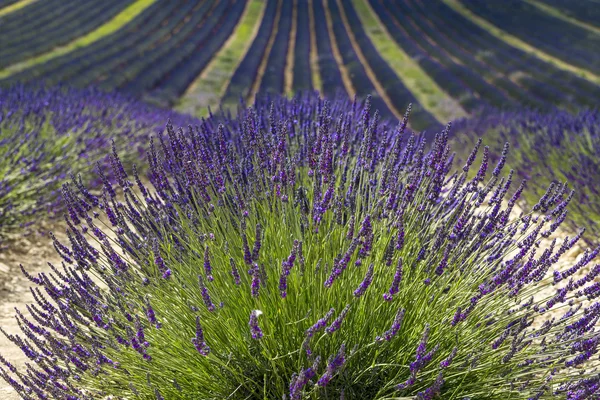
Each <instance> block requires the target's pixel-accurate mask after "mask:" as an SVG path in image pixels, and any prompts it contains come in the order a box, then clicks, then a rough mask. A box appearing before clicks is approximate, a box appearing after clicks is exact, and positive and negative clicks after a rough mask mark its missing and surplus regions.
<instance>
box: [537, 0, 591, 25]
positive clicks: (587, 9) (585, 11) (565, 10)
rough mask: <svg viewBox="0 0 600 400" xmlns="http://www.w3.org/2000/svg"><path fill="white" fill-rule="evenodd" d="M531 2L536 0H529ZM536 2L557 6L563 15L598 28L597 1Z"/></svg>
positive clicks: (560, 0) (545, 0) (561, 0)
mask: <svg viewBox="0 0 600 400" xmlns="http://www.w3.org/2000/svg"><path fill="white" fill-rule="evenodd" d="M527 1H529V2H530V3H533V2H534V1H531V0H527ZM535 2H536V3H539V4H543V5H546V6H549V7H552V8H555V9H556V10H557V11H559V12H560V13H561V14H562V15H563V16H567V17H571V18H573V19H575V20H578V21H581V22H583V23H585V24H588V26H594V27H595V28H596V29H598V21H600V4H599V3H598V2H597V1H589V0H588V1H569V2H565V1H563V0H536V1H535Z"/></svg>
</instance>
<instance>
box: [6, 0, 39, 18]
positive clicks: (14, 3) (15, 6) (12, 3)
mask: <svg viewBox="0 0 600 400" xmlns="http://www.w3.org/2000/svg"><path fill="white" fill-rule="evenodd" d="M36 1H38V0H4V1H3V2H2V3H0V17H1V16H3V15H8V14H10V13H13V12H15V11H17V10H20V9H21V8H23V7H26V6H28V5H30V4H32V3H35V2H36Z"/></svg>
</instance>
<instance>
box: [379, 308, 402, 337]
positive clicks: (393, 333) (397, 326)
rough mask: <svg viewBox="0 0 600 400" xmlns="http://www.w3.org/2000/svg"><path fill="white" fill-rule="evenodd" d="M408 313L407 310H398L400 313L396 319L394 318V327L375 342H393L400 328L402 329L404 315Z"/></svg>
mask: <svg viewBox="0 0 600 400" xmlns="http://www.w3.org/2000/svg"><path fill="white" fill-rule="evenodd" d="M405 313H406V309H404V308H403V309H400V310H398V312H397V313H396V317H394V322H393V323H392V327H391V328H390V329H389V330H387V331H385V332H384V333H383V335H382V336H377V337H376V338H375V341H377V342H381V341H383V340H385V341H387V342H389V341H390V340H392V339H393V338H394V337H395V336H396V334H397V333H398V332H399V331H400V328H401V327H402V320H403V319H404V314H405Z"/></svg>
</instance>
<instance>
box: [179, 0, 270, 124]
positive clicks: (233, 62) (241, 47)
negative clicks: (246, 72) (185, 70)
mask: <svg viewBox="0 0 600 400" xmlns="http://www.w3.org/2000/svg"><path fill="white" fill-rule="evenodd" d="M265 8H266V4H265V2H263V1H262V0H251V1H250V2H248V4H247V5H246V10H245V11H244V14H243V15H242V17H241V19H240V23H239V24H238V25H237V26H236V28H235V31H234V33H233V34H232V35H231V36H230V37H229V38H228V39H227V42H225V44H224V45H223V47H222V48H221V49H220V50H219V52H218V53H217V54H216V55H215V56H214V57H213V58H212V59H211V60H210V62H209V64H208V65H207V66H206V68H205V69H204V71H202V73H201V74H200V75H199V76H198V77H196V79H195V80H194V82H192V84H191V85H190V86H189V87H188V88H187V90H186V92H185V93H184V95H183V96H182V97H181V98H180V100H179V101H178V104H177V109H178V110H180V111H182V112H186V113H189V114H193V115H200V116H206V115H208V107H209V106H211V105H212V106H213V107H214V106H215V105H216V104H219V101H220V99H221V98H222V97H223V95H224V94H225V90H227V86H228V84H229V81H230V80H231V77H232V76H233V74H234V72H235V70H236V69H237V68H238V66H239V64H240V62H241V61H242V59H243V58H244V57H245V56H246V54H247V53H248V50H249V48H250V45H251V44H252V42H253V41H254V38H255V37H256V34H257V33H258V29H259V27H260V21H262V17H263V15H264V12H265Z"/></svg>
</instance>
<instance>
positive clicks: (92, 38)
mask: <svg viewBox="0 0 600 400" xmlns="http://www.w3.org/2000/svg"><path fill="white" fill-rule="evenodd" d="M155 2H156V0H136V1H135V2H134V3H132V4H131V5H130V6H128V7H127V8H125V9H124V10H123V11H122V12H120V13H119V14H117V15H116V16H115V17H114V18H112V19H111V20H110V21H108V22H107V23H106V24H104V25H102V26H100V27H98V28H97V29H94V30H93V31H92V32H89V33H87V34H85V35H83V36H81V37H79V38H77V39H75V40H73V41H71V42H69V43H67V44H65V45H63V46H59V47H56V48H54V49H52V50H51V51H48V52H46V53H43V54H40V55H39V56H36V57H32V58H28V59H26V60H24V61H22V62H19V63H16V64H13V65H11V66H9V67H8V68H5V69H3V70H0V79H3V78H6V77H10V78H9V79H5V80H4V82H7V81H8V82H7V83H8V84H10V82H11V81H12V82H15V81H19V82H22V81H23V80H22V79H14V78H15V76H14V75H15V74H17V73H18V72H20V71H23V70H26V69H28V68H32V67H35V66H37V65H40V64H43V63H45V62H48V61H49V60H52V59H54V58H57V57H61V56H63V55H65V54H69V53H71V52H73V51H74V50H77V49H79V48H82V47H85V46H89V45H90V44H92V43H95V42H96V41H98V40H101V39H102V38H104V37H107V36H110V35H112V34H113V33H115V32H117V31H118V30H119V29H121V28H122V27H124V26H125V25H127V24H128V23H129V22H130V21H132V20H134V19H135V18H136V17H138V16H139V15H140V14H141V13H143V12H144V10H146V9H147V8H148V7H150V6H151V5H152V4H154V3H155Z"/></svg>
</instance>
